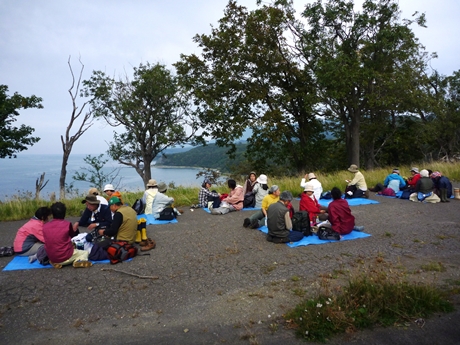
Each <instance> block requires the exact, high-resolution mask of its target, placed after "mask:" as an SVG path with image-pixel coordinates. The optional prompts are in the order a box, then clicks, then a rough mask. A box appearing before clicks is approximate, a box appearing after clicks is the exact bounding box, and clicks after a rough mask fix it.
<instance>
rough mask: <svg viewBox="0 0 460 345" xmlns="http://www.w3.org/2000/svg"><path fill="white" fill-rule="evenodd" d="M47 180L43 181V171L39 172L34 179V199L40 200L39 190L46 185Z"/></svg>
mask: <svg viewBox="0 0 460 345" xmlns="http://www.w3.org/2000/svg"><path fill="white" fill-rule="evenodd" d="M48 182H49V180H46V182H45V173H43V174H41V175H40V177H39V178H38V179H37V180H36V181H35V200H40V192H41V191H42V189H43V188H45V187H46V185H47V184H48Z"/></svg>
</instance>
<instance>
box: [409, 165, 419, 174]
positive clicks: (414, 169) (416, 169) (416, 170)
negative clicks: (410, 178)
mask: <svg viewBox="0 0 460 345" xmlns="http://www.w3.org/2000/svg"><path fill="white" fill-rule="evenodd" d="M410 171H413V172H414V173H416V174H418V168H416V167H412V169H410Z"/></svg>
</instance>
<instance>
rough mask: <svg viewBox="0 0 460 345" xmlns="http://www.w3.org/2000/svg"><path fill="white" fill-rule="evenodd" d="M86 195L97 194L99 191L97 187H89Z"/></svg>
mask: <svg viewBox="0 0 460 345" xmlns="http://www.w3.org/2000/svg"><path fill="white" fill-rule="evenodd" d="M88 195H99V191H98V190H97V188H94V187H93V188H90V189H89V191H88Z"/></svg>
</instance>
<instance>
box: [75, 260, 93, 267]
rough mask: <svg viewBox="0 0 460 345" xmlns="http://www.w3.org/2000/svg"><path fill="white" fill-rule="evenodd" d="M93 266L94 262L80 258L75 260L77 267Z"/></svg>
mask: <svg viewBox="0 0 460 345" xmlns="http://www.w3.org/2000/svg"><path fill="white" fill-rule="evenodd" d="M91 266H93V263H92V262H91V261H84V260H79V261H74V262H73V267H75V268H80V267H84V268H86V267H91Z"/></svg>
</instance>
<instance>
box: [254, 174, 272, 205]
mask: <svg viewBox="0 0 460 345" xmlns="http://www.w3.org/2000/svg"><path fill="white" fill-rule="evenodd" d="M267 183H268V178H267V175H265V174H260V175H259V177H258V178H257V184H256V185H255V186H254V189H253V190H252V193H253V194H254V196H255V199H256V200H255V204H254V208H261V207H262V201H263V200H264V198H265V196H267V195H268V189H269V188H268V184H267Z"/></svg>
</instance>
